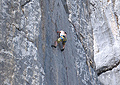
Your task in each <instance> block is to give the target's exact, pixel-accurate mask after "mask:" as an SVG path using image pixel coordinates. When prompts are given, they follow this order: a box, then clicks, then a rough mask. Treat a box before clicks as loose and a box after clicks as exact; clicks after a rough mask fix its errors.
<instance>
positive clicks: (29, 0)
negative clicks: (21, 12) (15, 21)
mask: <svg viewBox="0 0 120 85" xmlns="http://www.w3.org/2000/svg"><path fill="white" fill-rule="evenodd" d="M31 1H32V0H28V1H26V2H25V3H24V4H23V5H21V7H24V6H25V5H26V4H28V3H29V2H31Z"/></svg>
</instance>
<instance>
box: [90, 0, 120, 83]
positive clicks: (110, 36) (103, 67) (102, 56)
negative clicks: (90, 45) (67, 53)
mask: <svg viewBox="0 0 120 85" xmlns="http://www.w3.org/2000/svg"><path fill="white" fill-rule="evenodd" d="M90 4H91V5H90V9H91V23H92V28H93V36H94V60H95V63H96V72H97V74H98V76H99V77H98V79H99V80H100V81H101V82H102V83H103V84H104V85H119V84H120V79H119V76H120V68H119V65H120V10H119V9H120V0H90Z"/></svg>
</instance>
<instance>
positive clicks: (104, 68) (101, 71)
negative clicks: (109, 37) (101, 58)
mask: <svg viewBox="0 0 120 85" xmlns="http://www.w3.org/2000/svg"><path fill="white" fill-rule="evenodd" d="M118 65H120V60H119V61H118V62H116V63H115V64H113V65H111V66H103V67H101V68H100V69H98V70H96V72H97V75H98V76H100V75H101V74H103V73H105V72H107V71H111V70H112V69H114V68H115V67H117V66H118Z"/></svg>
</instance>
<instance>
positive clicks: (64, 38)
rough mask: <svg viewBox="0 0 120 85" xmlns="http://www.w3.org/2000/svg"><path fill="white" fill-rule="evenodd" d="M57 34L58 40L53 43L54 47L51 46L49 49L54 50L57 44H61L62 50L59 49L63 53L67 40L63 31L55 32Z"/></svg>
mask: <svg viewBox="0 0 120 85" xmlns="http://www.w3.org/2000/svg"><path fill="white" fill-rule="evenodd" d="M57 33H59V38H58V39H57V40H56V41H55V44H54V45H51V47H54V48H56V47H57V43H60V42H62V45H63V48H62V49H61V51H64V49H65V43H66V41H67V38H66V37H67V33H66V32H64V31H63V30H61V31H57Z"/></svg>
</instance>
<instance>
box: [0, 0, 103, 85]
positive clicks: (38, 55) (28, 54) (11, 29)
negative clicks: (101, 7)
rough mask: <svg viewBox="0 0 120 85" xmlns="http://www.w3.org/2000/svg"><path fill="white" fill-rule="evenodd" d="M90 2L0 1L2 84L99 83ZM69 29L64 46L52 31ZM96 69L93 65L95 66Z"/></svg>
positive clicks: (81, 84) (59, 84)
mask: <svg viewBox="0 0 120 85" xmlns="http://www.w3.org/2000/svg"><path fill="white" fill-rule="evenodd" d="M89 7H90V3H89V1H88V0H78V1H76V0H21V1H20V0H2V1H0V11H1V14H0V45H1V46H0V84H1V85H102V83H101V82H100V81H99V80H98V79H97V74H96V73H95V67H96V66H95V62H94V50H93V28H92V27H91V21H90V15H89V14H90V8H89ZM57 30H58V31H59V30H64V31H66V32H67V34H68V35H67V43H66V47H65V50H64V51H63V52H61V51H60V49H61V48H62V45H61V43H60V44H59V45H58V46H57V48H56V49H55V48H51V45H52V44H54V41H55V40H56V39H57V38H58V34H57V33H56V31H57ZM93 68H94V69H93Z"/></svg>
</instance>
